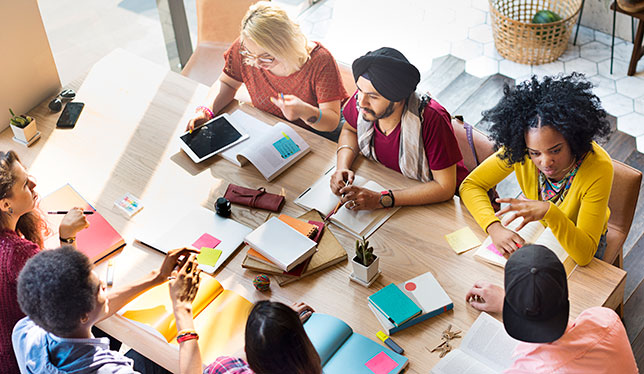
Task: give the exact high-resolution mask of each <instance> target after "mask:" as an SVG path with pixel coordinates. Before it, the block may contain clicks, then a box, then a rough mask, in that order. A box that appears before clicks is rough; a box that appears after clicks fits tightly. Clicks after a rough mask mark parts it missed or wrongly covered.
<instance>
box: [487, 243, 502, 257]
mask: <svg viewBox="0 0 644 374" xmlns="http://www.w3.org/2000/svg"><path fill="white" fill-rule="evenodd" d="M487 249H489V250H490V251H492V252H493V253H495V254H497V255H499V256H501V257H503V255H502V254H501V252H499V250H498V249H496V246H495V245H494V243H491V244H490V245H488V246H487Z"/></svg>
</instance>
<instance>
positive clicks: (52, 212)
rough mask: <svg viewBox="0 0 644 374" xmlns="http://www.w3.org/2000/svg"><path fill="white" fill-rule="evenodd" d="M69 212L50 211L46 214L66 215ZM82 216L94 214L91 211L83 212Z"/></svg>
mask: <svg viewBox="0 0 644 374" xmlns="http://www.w3.org/2000/svg"><path fill="white" fill-rule="evenodd" d="M67 213H69V210H52V211H50V212H47V214H67ZM83 214H94V211H93V210H83Z"/></svg>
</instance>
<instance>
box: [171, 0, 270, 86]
mask: <svg viewBox="0 0 644 374" xmlns="http://www.w3.org/2000/svg"><path fill="white" fill-rule="evenodd" d="M256 1H257V0H235V1H229V0H197V48H196V49H195V51H194V53H193V54H192V56H190V59H189V60H188V62H187V63H186V66H185V67H184V68H183V71H182V72H181V74H182V75H184V76H186V77H189V78H191V79H193V80H195V81H197V82H200V83H203V84H205V85H207V86H211V85H212V84H213V83H214V82H215V81H216V80H217V78H219V76H220V75H221V72H222V70H223V68H224V64H225V61H224V52H226V50H227V49H228V47H230V45H231V44H232V42H234V41H235V39H237V37H238V36H239V32H240V30H241V21H242V19H243V18H244V15H245V14H246V11H247V10H248V8H249V7H250V6H251V5H252V4H253V3H255V2H256Z"/></svg>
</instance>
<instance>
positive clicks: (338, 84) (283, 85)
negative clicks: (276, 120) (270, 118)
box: [224, 39, 349, 128]
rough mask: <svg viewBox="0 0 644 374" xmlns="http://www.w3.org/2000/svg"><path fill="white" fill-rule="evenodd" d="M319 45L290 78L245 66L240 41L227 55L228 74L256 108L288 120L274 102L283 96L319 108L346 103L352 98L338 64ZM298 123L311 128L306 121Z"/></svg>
mask: <svg viewBox="0 0 644 374" xmlns="http://www.w3.org/2000/svg"><path fill="white" fill-rule="evenodd" d="M315 44H316V46H315V48H313V50H312V51H311V57H310V58H309V60H308V61H307V62H305V63H304V65H302V68H300V70H298V71H296V72H295V73H293V74H291V75H289V76H286V77H279V76H277V75H274V74H273V73H271V72H270V71H268V70H266V69H261V68H257V67H255V66H252V65H248V64H245V63H243V59H242V56H241V55H240V54H239V45H240V42H239V39H237V40H235V42H233V44H232V45H231V46H230V48H228V50H227V51H226V53H224V58H225V59H226V66H224V73H226V74H227V75H228V76H229V77H231V78H233V79H234V80H236V81H239V82H243V83H244V84H245V85H246V88H247V89H248V93H249V94H250V97H251V99H252V101H253V105H254V106H255V107H256V108H258V109H261V110H263V111H265V112H267V113H270V114H272V115H275V116H277V117H280V118H284V115H283V114H282V111H281V110H280V109H279V108H278V107H277V106H276V105H275V104H273V103H272V102H271V99H270V98H271V97H274V98H277V97H279V94H280V93H283V94H288V95H294V96H297V97H299V98H300V99H301V100H302V101H304V102H306V103H308V104H311V105H313V106H315V107H317V106H318V104H320V103H327V102H330V101H335V100H340V101H341V103H343V102H344V101H346V99H347V98H348V97H349V96H348V94H347V92H346V90H345V89H344V86H343V85H342V77H341V76H340V70H339V69H338V64H337V63H336V62H335V60H334V59H333V56H331V53H330V52H329V51H328V50H327V49H326V48H324V47H323V46H322V45H321V44H320V43H317V42H315ZM294 123H295V124H297V125H298V126H300V127H304V128H310V126H309V125H307V124H306V123H304V121H302V120H297V121H295V122H294Z"/></svg>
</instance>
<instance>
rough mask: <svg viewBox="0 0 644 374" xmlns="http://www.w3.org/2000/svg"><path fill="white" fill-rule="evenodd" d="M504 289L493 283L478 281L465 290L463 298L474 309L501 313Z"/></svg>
mask: <svg viewBox="0 0 644 374" xmlns="http://www.w3.org/2000/svg"><path fill="white" fill-rule="evenodd" d="M504 298H505V290H504V289H503V288H501V287H499V286H497V285H495V284H492V283H489V282H485V281H478V282H476V283H474V287H472V289H470V290H469V291H468V292H467V295H465V300H466V301H467V302H468V303H470V305H471V306H472V307H473V308H474V309H478V310H482V311H484V312H490V313H501V312H502V311H503V299H504Z"/></svg>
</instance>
